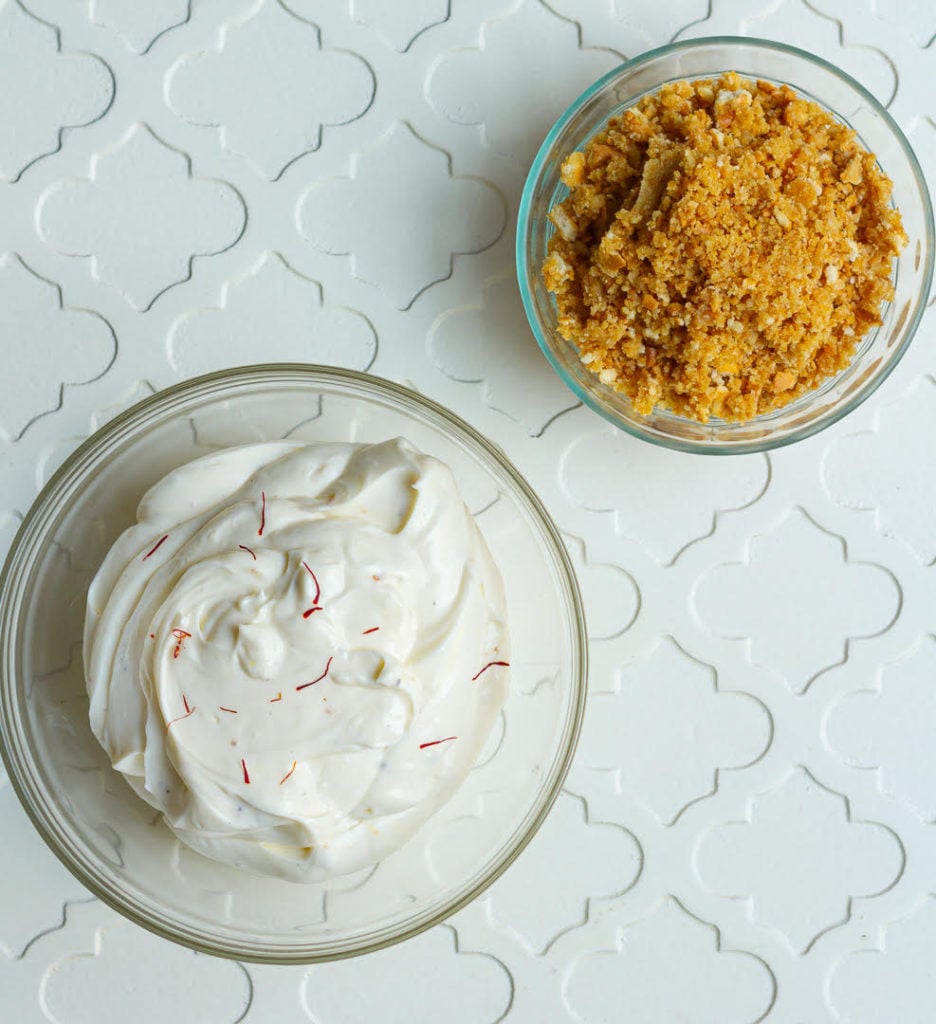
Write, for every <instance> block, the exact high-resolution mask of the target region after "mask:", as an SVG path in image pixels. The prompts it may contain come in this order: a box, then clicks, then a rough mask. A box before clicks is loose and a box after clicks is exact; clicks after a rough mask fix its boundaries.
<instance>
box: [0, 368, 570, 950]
mask: <svg viewBox="0 0 936 1024" xmlns="http://www.w3.org/2000/svg"><path fill="white" fill-rule="evenodd" d="M397 435H402V436H405V437H406V438H408V439H409V440H410V441H411V442H412V443H413V444H414V445H416V447H418V448H420V449H422V450H423V451H424V452H426V453H428V454H430V455H434V456H436V457H437V458H439V459H441V460H442V461H444V462H445V463H447V464H448V465H449V466H450V467H451V468H452V470H453V471H454V474H455V478H456V479H457V480H458V482H459V487H460V489H461V492H462V496H463V497H464V499H465V502H466V504H467V505H468V507H469V509H470V510H471V511H472V513H473V514H474V516H475V519H476V522H477V523H478V526H479V528H480V529H481V532H482V533H483V534H484V537H485V539H486V540H487V543H488V545H489V547H490V549H491V552H492V554H493V556H494V559H495V562H496V563H497V564H498V566H499V567H500V570H501V573H502V575H503V578H504V583H505V588H506V593H507V605H508V617H509V626H510V636H511V679H510V694H509V697H508V700H507V704H506V706H505V708H504V710H503V711H502V712H501V715H500V718H499V720H498V722H497V724H496V726H495V729H494V732H493V734H492V736H491V737H490V740H489V743H488V744H487V747H486V749H485V750H484V751H483V752H482V754H481V756H480V758H479V761H478V763H477V764H476V766H475V767H474V768H473V769H472V770H471V772H469V774H468V776H467V778H466V779H465V781H464V782H463V784H462V785H461V787H460V788H459V789H458V790H457V792H456V793H455V794H454V796H453V797H452V799H451V800H450V801H449V802H448V803H447V804H446V805H445V806H444V807H443V808H442V809H441V810H440V811H439V812H438V814H437V815H435V816H434V817H433V818H431V819H430V821H429V822H428V823H427V824H426V825H425V826H424V827H423V828H422V829H421V830H420V831H419V832H418V833H417V834H416V835H415V836H414V837H413V838H412V839H411V840H410V842H409V843H407V844H406V845H405V846H404V847H402V848H401V849H400V850H398V851H397V852H395V853H394V854H393V855H392V856H390V857H388V858H386V859H385V860H384V861H382V862H381V863H380V864H378V865H377V866H376V867H375V868H372V869H369V870H367V871H363V872H358V873H357V874H355V875H351V876H348V877H345V878H338V879H335V880H334V881H331V882H328V883H324V884H312V885H298V884H294V883H290V882H284V881H280V880H277V879H272V878H265V877H256V876H253V875H250V874H247V873H245V872H242V871H239V870H237V869H235V868H231V867H227V866H226V865H223V864H220V863H216V862H214V861H210V860H207V859H205V858H204V857H202V856H200V855H199V854H196V853H194V852H192V851H191V850H190V849H189V848H188V847H186V846H184V845H183V844H181V843H180V842H179V841H178V840H177V839H176V838H175V837H174V836H173V834H172V833H171V832H170V830H169V828H168V827H167V826H166V825H165V824H164V823H163V822H162V819H161V817H160V815H159V814H158V813H157V812H156V811H154V810H153V809H152V808H151V807H149V805H147V804H145V803H144V802H143V801H141V800H140V799H138V797H137V796H136V795H135V794H134V793H133V792H132V791H131V789H130V787H129V786H128V785H127V784H126V783H125V781H124V780H123V778H122V777H121V776H120V775H119V774H118V773H117V772H115V771H114V770H113V769H112V768H111V767H110V764H109V762H108V759H107V757H106V755H105V754H104V752H103V750H102V749H101V748H100V746H99V745H98V743H97V741H96V740H95V738H94V736H93V735H92V733H91V729H90V726H89V723H88V699H87V695H86V692H85V683H84V676H83V671H82V658H81V639H82V627H83V620H84V608H85V595H86V593H87V589H88V585H89V583H90V582H91V579H92V578H93V576H94V574H95V572H96V571H97V568H98V565H99V564H100V562H101V560H102V559H103V557H104V555H105V553H106V552H107V551H108V549H109V548H110V545H111V544H112V542H113V541H114V540H115V539H116V538H117V536H118V535H119V534H120V533H121V532H122V531H123V530H124V529H125V528H126V527H127V526H129V525H131V524H132V523H133V522H135V511H136V506H137V503H138V502H139V500H140V497H141V496H142V495H143V494H144V493H145V491H146V490H147V489H148V488H149V487H150V486H151V485H152V484H153V483H155V482H156V481H157V480H159V479H160V478H161V477H162V476H163V475H164V474H165V473H167V472H168V471H169V470H171V469H173V468H174V467H176V466H179V465H181V464H183V463H185V462H188V461H190V460H191V459H194V458H196V457H197V456H199V455H203V454H206V453H207V452H209V451H212V450H214V449H217V448H221V447H227V446H230V445H236V444H246V443H251V442H256V441H260V440H273V439H279V438H284V437H289V438H291V439H298V440H307V441H316V440H328V441H336V440H344V441H377V440H383V439H386V438H389V437H395V436H397ZM585 682H586V638H585V625H584V618H583V613H582V605H581V599H580V596H579V591H578V586H577V584H576V580H575V575H574V573H573V570H572V567H571V564H570V562H569V558H568V555H567V553H566V551H565V548H564V546H563V544H562V541H561V540H560V538H559V535H558V533H557V532H556V528H555V527H554V526H553V524H552V522H551V521H550V519H549V516H548V515H547V514H546V512H545V511H544V509H543V507H542V505H541V504H540V502H539V501H538V499H537V498H536V496H535V495H534V494H533V492H532V491H531V490H530V488H529V486H528V485H527V483H526V482H525V481H524V480H523V478H522V477H521V476H520V475H519V474H518V473H517V471H516V470H515V469H514V468H513V467H512V466H511V465H510V463H509V462H508V461H507V459H506V458H505V457H504V455H503V453H502V452H501V451H500V450H499V449H498V448H496V447H495V446H494V445H493V444H491V443H490V442H489V441H488V440H486V439H485V438H484V437H482V436H481V435H480V434H478V433H477V432H476V431H475V430H473V429H472V428H471V427H470V426H468V424H466V423H465V422H463V421H462V420H460V419H459V418H458V417H456V416H454V415H453V414H452V413H450V412H448V411H447V410H445V409H443V408H442V407H441V406H439V405H437V404H436V403H434V402H431V401H429V400H428V399H425V398H423V397H421V396H419V395H417V394H415V393H414V392H412V391H409V390H407V389H406V388H403V387H400V386H399V385H396V384H393V383H390V382H388V381H384V380H380V379H378V378H375V377H370V376H367V375H364V374H360V373H354V372H350V371H344V370H337V369H332V368H326V367H309V366H289V365H285V366H255V367H246V368H241V369H234V370H228V371H224V372H221V373H215V374H211V375H209V376H206V377H200V378H198V379H196V380H193V381H188V382H186V383H183V384H179V385H178V386H176V387H173V388H170V389H169V390H167V391H164V392H162V393H160V394H158V395H155V396H154V397H152V398H150V399H147V400H146V401H144V402H141V403H140V404H139V405H136V406H134V407H133V408H132V409H130V410H129V411H128V412H125V413H124V414H123V415H121V416H118V417H117V418H116V419H114V420H113V421H111V422H110V423H108V424H107V425H106V426H105V427H104V428H103V429H102V430H100V431H98V432H97V433H96V434H95V435H94V436H93V437H91V438H90V439H89V440H88V441H86V442H85V443H84V444H83V445H82V446H81V447H80V448H79V449H78V450H77V451H76V452H75V453H74V454H73V455H72V456H71V457H70V458H69V459H68V460H67V461H66V462H65V464H64V465H63V466H62V467H61V469H59V471H58V472H57V473H56V474H55V475H54V477H53V478H52V479H51V480H50V481H49V483H48V484H47V485H46V487H45V488H44V489H43V491H42V493H41V494H40V495H39V497H38V498H37V500H36V502H35V504H34V505H33V507H32V509H31V510H30V512H29V514H28V515H27V517H26V519H25V521H24V522H23V525H22V527H21V529H20V531H19V533H18V534H17V536H16V539H15V540H14V542H13V546H12V549H11V551H10V554H9V556H8V558H7V561H6V564H5V566H4V569H3V573H2V576H0V734H2V736H3V744H2V746H3V756H4V760H5V762H6V764H7V769H8V771H9V775H10V779H11V781H12V783H13V785H14V787H15V788H16V791H17V793H18V794H19V797H20V799H21V801H22V803H23V805H24V807H25V808H26V811H27V813H28V814H29V816H30V818H31V819H32V821H33V824H34V825H35V826H36V828H37V829H38V830H39V832H40V834H41V835H42V837H43V839H45V841H46V842H47V843H48V844H49V846H50V847H51V849H52V850H53V852H54V853H56V854H57V855H58V856H59V858H60V859H61V860H62V861H63V862H64V864H65V865H66V867H68V868H69V869H70V870H71V871H72V872H73V873H74V874H75V875H76V876H77V877H78V879H79V880H80V881H81V882H83V883H84V884H85V885H86V886H87V887H88V888H89V889H90V890H91V891H92V892H93V893H94V894H95V895H97V896H99V897H100V898H101V899H103V900H104V901H106V902H107V903H109V904H110V905H111V906H112V907H113V908H114V909H116V910H118V911H120V912H121V913H123V914H125V915H126V916H127V917H129V918H131V919H132V920H134V921H136V922H138V923H139V924H141V925H143V926H145V927H146V928H149V929H151V930H152V931H154V932H156V933H157V934H159V935H162V936H164V937H165V938H168V939H172V940H174V941H176V942H180V943H183V944H185V945H187V946H190V947H192V948H193V949H197V950H201V951H204V952H208V953H213V954H217V955H221V956H230V957H235V958H237V959H242V960H253V961H260V962H270V963H309V962H314V961H319V960H328V959H336V958H339V957H344V956H351V955H354V954H357V953H364V952H368V951H371V950H375V949H379V948H381V947H383V946H386V945H389V944H390V943H393V942H396V941H398V940H400V939H404V938H408V937H410V936H412V935H415V934H416V933H418V932H419V931H421V930H423V929H424V928H428V927H429V926H431V925H433V924H436V923H438V922H439V921H441V920H442V919H443V918H444V917H446V916H447V915H449V914H451V913H452V912H454V911H455V910H457V909H459V908H460V907H462V906H464V904H466V903H467V902H468V901H469V900H472V899H473V898H474V897H475V896H477V895H478V894H479V893H480V892H481V891H482V890H483V889H485V888H486V887H487V886H488V885H490V884H491V882H492V881H494V879H495V878H497V876H498V875H500V873H501V872H502V871H503V870H504V869H505V868H506V867H507V866H508V865H509V864H510V863H511V862H512V861H513V860H514V858H515V857H516V856H517V855H518V854H519V853H520V851H521V850H522V849H523V847H524V846H525V845H526V843H527V842H528V841H529V840H530V838H531V837H532V836H533V834H534V833H535V832H536V830H537V829H538V828H539V826H540V824H541V823H542V822H543V820H544V818H545V816H546V814H547V812H548V811H549V808H550V806H551V805H552V803H553V801H554V800H555V798H556V796H557V795H558V793H559V789H560V786H561V785H562V780H563V778H564V777H565V774H566V771H567V769H568V767H569V764H570V761H571V758H572V754H573V751H574V749H575V744H576V740H577V738H578V733H579V728H580V725H581V719H582V712H583V708H584V702H585Z"/></svg>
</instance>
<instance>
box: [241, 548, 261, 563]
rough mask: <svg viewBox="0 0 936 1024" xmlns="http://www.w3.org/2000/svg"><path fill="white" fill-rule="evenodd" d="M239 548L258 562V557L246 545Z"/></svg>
mask: <svg viewBox="0 0 936 1024" xmlns="http://www.w3.org/2000/svg"><path fill="white" fill-rule="evenodd" d="M237 546H238V547H239V548H240V549H241V551H246V552H247V554H248V555H250V557H251V558H252V559H253V560H254V561H255V562H256V560H257V556H256V555H255V554H254V553H253V551H252V550H251V549H250V548H249V547H247V545H246V544H238V545H237Z"/></svg>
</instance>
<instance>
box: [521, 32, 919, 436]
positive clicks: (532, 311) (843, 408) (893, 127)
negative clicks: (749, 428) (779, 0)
mask: <svg viewBox="0 0 936 1024" xmlns="http://www.w3.org/2000/svg"><path fill="white" fill-rule="evenodd" d="M713 45H720V46H744V47H747V48H749V49H753V50H772V51H774V52H777V53H782V54H787V55H789V56H792V57H796V58H799V59H802V60H804V61H806V62H807V63H809V64H813V65H814V66H816V67H818V68H820V69H821V70H823V71H827V72H829V73H831V74H832V75H834V76H835V77H836V78H838V79H840V80H841V81H843V82H844V83H845V84H846V85H848V86H849V87H850V88H852V89H854V90H855V92H856V93H858V95H859V96H860V97H861V98H862V99H863V100H864V101H865V102H866V103H868V104H869V105H870V106H871V108H872V109H873V111H874V113H875V114H876V115H877V116H879V117H880V118H881V119H882V120H883V121H884V123H885V124H886V125H887V127H888V129H889V130H890V131H891V133H892V134H893V136H894V138H895V139H896V141H897V144H898V145H899V147H900V149H901V150H902V151H903V153H904V155H905V156H906V158H907V162H908V164H909V167H910V170H911V172H912V175H913V178H914V180H915V181H916V184H917V188H918V191H919V194H920V199H921V203H922V206H923V231H922V234H923V238H924V240H925V252H924V267H923V285H922V288H921V289H920V299H919V301H918V303H917V308H916V310H915V311H914V313H913V315H912V316H911V317H910V318H909V320H908V321H907V323H906V324H905V326H904V329H903V331H904V333H903V338H902V339H901V343H900V346H899V347H898V348H897V349H895V350H894V351H893V353H892V354H891V356H890V358H889V359H888V360H887V362H886V363H885V364H884V365H883V366H882V367H881V369H880V371H879V372H878V373H877V374H875V375H874V376H873V377H871V378H869V379H868V380H867V381H865V383H864V384H863V385H862V386H861V387H860V388H859V389H858V390H857V391H856V392H855V394H853V395H852V396H851V397H850V398H849V399H848V401H846V402H842V403H841V404H840V405H835V406H833V407H832V408H831V409H830V410H828V411H827V412H826V413H825V414H823V415H822V416H819V417H818V418H817V419H815V420H813V421H811V422H809V423H807V424H805V425H803V426H801V427H799V428H797V429H796V430H793V431H791V432H790V433H789V434H787V435H785V436H783V437H772V436H771V435H768V436H767V437H765V438H762V439H760V440H754V441H747V442H740V443H737V444H732V445H720V444H718V443H714V444H713V443H712V442H710V441H705V440H687V439H684V438H679V437H665V436H661V435H659V434H653V433H649V432H647V431H645V430H643V429H642V428H641V426H640V424H639V423H631V422H627V421H625V420H623V419H622V418H621V417H619V416H618V415H616V414H615V413H614V411H613V410H611V409H607V408H605V407H604V405H602V403H601V402H599V401H598V400H597V399H596V398H595V396H594V395H593V393H592V391H591V390H590V389H589V388H586V387H583V386H582V385H580V384H579V382H578V381H577V380H576V379H575V378H574V377H573V376H572V375H571V374H570V373H569V372H568V371H567V370H566V369H565V367H564V366H563V365H562V363H561V362H560V361H559V359H558V358H557V356H556V355H555V353H554V352H553V348H552V346H551V345H550V344H549V343H548V341H547V340H546V338H545V336H544V334H543V331H542V329H541V327H540V323H539V317H538V315H537V311H536V306H535V303H534V301H533V297H532V296H533V288H532V287H531V284H530V279H529V276H528V274H527V265H526V247H527V237H528V235H529V233H530V224H531V220H532V214H531V211H532V207H533V198H534V193H535V192H536V189H537V186H538V185H539V179H540V177H541V175H542V172H543V168H544V166H545V164H546V162H547V159H548V158H549V155H550V151H551V150H552V147H553V144H554V143H555V141H556V139H557V138H558V136H559V135H560V133H561V132H562V131H563V130H564V129H565V128H566V126H567V125H568V124H569V123H570V122H571V121H572V120H573V119H574V118H575V117H576V115H577V114H578V113H579V111H580V110H581V109H582V108H583V107H584V106H585V104H587V103H588V101H589V100H590V99H591V98H592V97H593V96H595V95H596V94H597V93H599V92H601V90H602V89H604V88H605V87H606V86H608V85H610V84H611V83H612V82H614V81H615V80H616V79H618V78H620V77H621V76H622V75H624V74H628V73H630V72H632V71H634V70H635V69H637V68H639V67H641V66H642V65H644V64H648V63H650V62H651V61H654V60H657V59H658V58H660V57H664V56H667V55H668V54H670V53H677V52H679V51H680V50H692V49H699V48H702V47H704V46H713ZM725 70H729V69H728V68H726V69H725ZM667 80H668V79H667ZM660 84H662V82H661V83H660ZM827 109H831V108H827ZM833 113H834V111H833ZM514 253H515V263H516V270H517V280H518V284H519V288H520V297H521V299H522V301H523V308H524V312H525V313H526V318H527V322H528V323H529V326H530V330H531V331H532V332H533V335H534V337H535V338H536V342H537V344H538V345H539V347H540V350H541V351H542V353H543V355H544V356H545V357H546V359H547V360H548V362H549V364H550V366H551V367H552V368H553V370H554V371H555V372H556V374H557V375H558V377H559V379H560V380H561V381H562V382H563V384H565V386H566V387H567V388H569V390H570V391H571V392H572V393H573V394H574V395H575V397H576V398H577V399H578V400H579V401H580V402H582V403H583V404H584V405H586V406H587V407H588V408H589V409H591V410H592V411H593V412H596V413H598V415H599V416H601V417H602V419H604V420H606V421H607V422H609V423H611V424H612V425H613V426H615V427H617V428H618V429H619V430H623V431H624V432H625V433H627V434H630V435H631V436H632V437H636V438H638V439H639V440H641V441H646V442H648V443H649V444H653V445H657V446H658V447H661V448H666V449H669V450H673V451H680V452H685V453H687V454H691V455H716V456H726V455H749V454H752V453H756V452H766V451H771V450H774V449H777V448H783V447H786V445H790V444H795V443H796V442H797V441H802V440H805V439H806V438H808V437H812V436H813V435H814V434H818V433H819V432H820V431H822V430H825V429H826V428H827V427H831V426H832V425H833V424H835V423H838V422H839V420H841V419H843V418H844V417H845V416H847V415H848V414H849V413H851V412H853V411H854V410H855V409H857V408H858V406H860V405H861V404H862V403H863V402H864V401H865V400H866V399H867V398H870V396H871V395H873V394H874V392H875V391H876V390H877V389H878V388H879V387H880V386H881V385H882V384H883V383H884V381H885V380H887V378H888V377H889V376H890V375H891V373H892V372H893V371H894V370H895V369H896V368H897V365H898V363H899V362H900V361H901V359H902V358H903V356H904V353H905V352H906V350H907V348H908V347H909V345H910V342H911V341H912V340H913V338H914V336H915V334H916V332H917V329H918V328H919V326H920V321H921V320H922V318H923V315H924V313H925V311H926V308H927V301H928V296H929V293H930V290H931V287H932V283H933V267H934V260H936V227H934V220H933V204H932V199H931V196H930V192H929V187H928V185H927V183H926V177H925V175H924V174H923V168H922V166H921V165H920V161H919V159H918V158H917V155H916V153H915V152H914V150H913V147H912V146H911V145H910V143H909V141H908V140H907V137H906V135H904V133H903V131H902V129H901V128H900V126H899V125H898V124H897V122H896V121H895V120H894V118H893V117H892V116H891V114H890V113H889V111H888V110H887V108H886V107H884V106H883V105H882V104H881V103H880V102H879V101H878V100H877V99H876V98H875V97H874V96H873V95H872V93H871V92H869V91H868V89H866V88H865V87H864V86H863V85H862V84H861V83H860V82H859V81H857V80H856V79H855V78H853V77H852V76H851V75H849V74H848V72H846V71H843V70H842V69H841V68H840V67H837V66H836V65H835V64H833V63H831V61H827V60H825V59H824V58H822V57H819V56H817V55H816V54H814V53H810V52H809V51H808V50H803V49H801V48H800V47H798V46H791V45H790V44H788V43H781V42H777V41H776V40H772V39H762V38H760V37H758V36H738V35H713V36H699V37H697V38H693V39H681V40H678V41H676V42H671V43H666V44H665V45H663V46H657V47H654V48H653V49H651V50H646V51H644V52H643V53H640V54H638V55H637V56H636V57H632V58H631V59H630V60H625V61H623V62H622V63H621V64H618V65H617V66H616V67H614V68H612V69H611V70H610V71H607V72H605V74H603V75H602V76H601V77H600V78H599V79H597V81H595V82H593V83H592V84H591V85H590V86H588V88H586V89H585V90H584V91H583V92H582V93H580V94H579V96H578V97H576V99H574V100H573V101H572V103H570V104H569V106H568V107H567V108H566V109H565V111H564V112H563V113H562V114H561V115H560V116H559V117H558V119H557V120H556V121H555V123H554V124H553V126H552V127H551V128H550V130H549V132H548V133H547V134H546V137H545V138H544V139H543V142H542V144H541V145H540V147H539V149H538V150H537V153H536V156H535V157H534V158H533V163H532V164H531V165H530V170H529V173H528V174H527V177H526V181H525V182H524V185H523V192H522V194H521V197H520V207H519V210H518V213H517V233H516V239H515V247H514ZM768 415H769V414H768ZM750 422H754V421H753V420H752V421H750Z"/></svg>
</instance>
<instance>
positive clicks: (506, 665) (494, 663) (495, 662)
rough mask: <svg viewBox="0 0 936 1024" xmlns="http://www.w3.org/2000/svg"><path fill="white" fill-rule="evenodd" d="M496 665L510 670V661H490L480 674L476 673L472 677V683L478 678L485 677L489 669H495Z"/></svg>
mask: <svg viewBox="0 0 936 1024" xmlns="http://www.w3.org/2000/svg"><path fill="white" fill-rule="evenodd" d="M495 665H502V666H503V667H504V668H510V662H509V661H489V662H488V663H487V664H486V665H485V666H484V668H483V669H481V671H480V672H478V673H476V674H475V675H473V676H472V677H471V681H472V682H474V681H475V680H476V679H477V678H478V676H480V675H483V674H484V673H485V672H487V670H488V669H489V668H494V666H495Z"/></svg>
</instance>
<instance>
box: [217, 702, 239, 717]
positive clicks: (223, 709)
mask: <svg viewBox="0 0 936 1024" xmlns="http://www.w3.org/2000/svg"><path fill="white" fill-rule="evenodd" d="M218 710H219V711H226V712H227V713H228V714H229V715H236V714H237V712H236V711H235V710H234V708H223V707H221V705H220V704H219V705H218Z"/></svg>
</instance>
